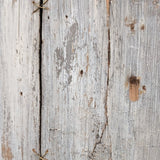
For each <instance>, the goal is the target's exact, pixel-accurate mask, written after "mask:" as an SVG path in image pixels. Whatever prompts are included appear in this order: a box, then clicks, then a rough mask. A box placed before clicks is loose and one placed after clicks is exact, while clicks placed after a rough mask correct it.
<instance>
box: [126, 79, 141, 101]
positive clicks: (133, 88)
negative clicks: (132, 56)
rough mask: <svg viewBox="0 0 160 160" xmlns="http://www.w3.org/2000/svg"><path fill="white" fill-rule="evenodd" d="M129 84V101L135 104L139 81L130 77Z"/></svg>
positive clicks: (137, 96)
mask: <svg viewBox="0 0 160 160" xmlns="http://www.w3.org/2000/svg"><path fill="white" fill-rule="evenodd" d="M129 84H130V86H129V99H130V100H131V101H133V102H135V101H137V100H138V99H139V86H140V79H139V78H137V77H136V76H131V77H130V78H129Z"/></svg>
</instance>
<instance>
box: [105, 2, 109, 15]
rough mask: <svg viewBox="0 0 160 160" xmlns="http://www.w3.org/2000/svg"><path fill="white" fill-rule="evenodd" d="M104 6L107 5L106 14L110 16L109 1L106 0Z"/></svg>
mask: <svg viewBox="0 0 160 160" xmlns="http://www.w3.org/2000/svg"><path fill="white" fill-rule="evenodd" d="M106 5H107V14H108V16H110V0H106Z"/></svg>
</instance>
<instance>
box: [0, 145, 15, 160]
mask: <svg viewBox="0 0 160 160" xmlns="http://www.w3.org/2000/svg"><path fill="white" fill-rule="evenodd" d="M2 157H3V159H4V160H12V159H13V154H12V151H11V148H10V147H9V146H8V142H7V143H6V144H4V143H3V144H2Z"/></svg>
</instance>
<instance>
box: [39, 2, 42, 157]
mask: <svg viewBox="0 0 160 160" xmlns="http://www.w3.org/2000/svg"><path fill="white" fill-rule="evenodd" d="M42 4H43V0H40V6H42ZM42 16H43V8H39V23H40V24H39V96H40V104H39V105H40V106H39V121H40V122H39V154H40V155H41V154H42V147H41V142H42V134H41V133H42Z"/></svg>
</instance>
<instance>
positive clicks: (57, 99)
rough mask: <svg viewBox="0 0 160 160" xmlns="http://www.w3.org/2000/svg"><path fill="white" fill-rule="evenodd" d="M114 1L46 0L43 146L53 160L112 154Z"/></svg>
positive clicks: (99, 158) (98, 159)
mask: <svg viewBox="0 0 160 160" xmlns="http://www.w3.org/2000/svg"><path fill="white" fill-rule="evenodd" d="M106 2H107V3H106ZM108 2H109V1H101V0H90V1H88V0H56V1H52V0H50V1H48V3H47V4H46V5H45V6H46V7H49V10H48V11H43V27H42V28H43V31H42V34H43V36H42V37H43V38H42V39H43V45H42V94H43V99H42V104H43V105H42V137H41V138H42V144H41V145H42V153H44V152H45V150H46V149H48V150H49V152H48V155H47V156H46V158H47V159H49V160H51V159H56V160H64V159H65V160H89V159H90V160H91V159H92V160H102V159H110V156H111V152H110V151H111V144H110V134H109V132H108V117H107V116H108V115H107V105H106V101H107V94H108V93H107V79H108V45H109V41H108V39H109V37H108V32H109V30H108V29H109V28H108V27H107V21H108V16H109V15H108V13H109V6H107V4H108Z"/></svg>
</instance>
